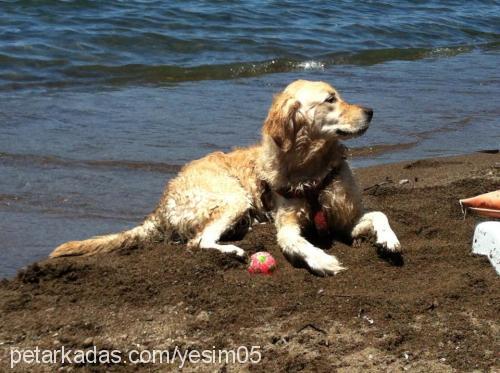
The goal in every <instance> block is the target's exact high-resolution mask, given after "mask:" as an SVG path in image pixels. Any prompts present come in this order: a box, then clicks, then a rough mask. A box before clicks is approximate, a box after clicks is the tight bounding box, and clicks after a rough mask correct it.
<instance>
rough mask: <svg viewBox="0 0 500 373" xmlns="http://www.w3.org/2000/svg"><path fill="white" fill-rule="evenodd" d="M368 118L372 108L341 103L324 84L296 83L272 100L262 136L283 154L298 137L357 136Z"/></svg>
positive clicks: (328, 138) (332, 89) (334, 91)
mask: <svg viewBox="0 0 500 373" xmlns="http://www.w3.org/2000/svg"><path fill="white" fill-rule="evenodd" d="M372 117H373V110H372V109H369V108H365V107H362V106H358V105H352V104H349V103H347V102H345V101H344V100H342V98H341V97H340V95H339V93H338V92H337V91H336V90H335V89H334V88H333V87H332V86H330V85H329V84H327V83H324V82H311V81H307V80H297V81H295V82H293V83H291V84H290V85H289V86H288V87H286V88H285V90H284V91H283V92H281V93H280V94H278V95H277V96H276V97H275V99H274V101H273V104H272V105H271V109H270V110H269V114H268V116H267V118H266V121H265V123H264V127H263V133H264V135H267V136H270V137H271V138H272V139H273V140H274V142H275V143H276V145H277V146H278V147H280V148H281V149H282V150H283V151H285V152H287V151H289V150H290V149H291V148H292V147H293V145H294V144H295V142H296V139H297V136H299V137H300V136H301V134H302V135H306V136H308V137H310V138H313V139H324V140H333V139H340V140H345V139H349V138H352V137H356V136H360V135H362V134H363V133H364V132H365V131H366V130H367V129H368V126H369V124H370V121H371V119H372Z"/></svg>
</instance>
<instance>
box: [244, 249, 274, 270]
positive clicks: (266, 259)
mask: <svg viewBox="0 0 500 373" xmlns="http://www.w3.org/2000/svg"><path fill="white" fill-rule="evenodd" d="M275 269H276V260H275V259H274V258H273V256H272V255H271V254H269V253H268V252H265V251H260V252H258V253H255V254H253V255H252V256H251V257H250V265H249V266H248V272H249V273H261V274H265V275H270V274H271V273H273V271H274V270H275Z"/></svg>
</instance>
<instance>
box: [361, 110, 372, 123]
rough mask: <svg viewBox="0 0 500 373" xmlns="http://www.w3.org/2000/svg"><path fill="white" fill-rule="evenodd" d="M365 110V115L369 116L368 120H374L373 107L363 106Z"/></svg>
mask: <svg viewBox="0 0 500 373" xmlns="http://www.w3.org/2000/svg"><path fill="white" fill-rule="evenodd" d="M363 110H364V112H365V115H366V117H367V118H368V120H369V121H370V120H372V118H373V109H371V108H367V107H365V108H363Z"/></svg>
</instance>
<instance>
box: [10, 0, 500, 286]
mask: <svg viewBox="0 0 500 373" xmlns="http://www.w3.org/2000/svg"><path fill="white" fill-rule="evenodd" d="M499 35H500V3H499V2H498V1H467V2H464V1H413V2H410V1H401V2H383V1H336V2H316V1H310V2H303V1H270V2H260V1H214V0H212V1H204V2H191V1H183V2H160V1H106V2H100V1H99V2H98V1H55V0H54V1H53V0H50V1H49V0H45V1H28V0H18V1H0V242H1V244H0V277H2V276H10V275H12V274H14V273H15V271H16V270H17V269H18V268H19V267H20V266H23V265H25V264H27V263H29V262H31V261H33V260H35V259H39V258H43V257H45V256H46V255H47V254H48V253H49V252H50V250H51V249H52V248H53V247H54V246H56V245H57V244H59V243H61V242H64V241H66V240H70V239H82V238H86V237H88V236H90V235H95V234H101V233H106V232H109V231H116V230H122V229H125V228H128V227H131V226H133V225H134V224H135V223H137V222H138V221H139V220H140V219H141V218H142V217H143V216H144V215H145V214H147V213H148V212H149V211H150V210H151V209H152V208H153V207H154V205H155V203H156V201H157V199H158V198H159V196H160V194H161V191H162V188H163V185H164V183H165V182H166V181H167V180H168V179H169V178H171V177H172V175H173V174H175V172H176V171H177V170H178V167H179V165H182V164H183V163H185V162H187V161H189V160H191V159H193V158H197V157H200V156H202V155H204V154H206V153H208V152H211V151H214V150H216V149H222V150H229V149H230V148H231V147H233V146H237V145H238V146H239V145H246V144H250V143H253V142H255V141H258V139H259V130H260V126H261V123H262V120H263V119H264V117H265V115H266V110H267V108H268V106H269V104H270V102H271V98H272V95H273V94H274V93H276V92H278V91H279V90H281V89H282V88H283V87H284V86H285V85H286V84H288V83H289V82H291V81H293V80H295V79H298V78H306V79H316V80H319V79H321V80H325V81H328V82H330V83H332V84H333V85H334V86H335V87H336V88H338V90H339V91H340V92H341V93H342V94H343V96H344V97H345V99H347V100H348V101H352V102H358V103H361V104H364V105H366V106H371V107H373V108H374V109H375V116H374V120H373V124H372V126H371V128H370V130H369V131H368V132H367V133H366V134H365V136H363V137H362V138H359V139H356V140H353V141H352V142H350V143H349V144H348V145H351V146H352V147H367V146H374V145H398V144H403V145H404V146H401V147H398V146H395V147H387V148H386V149H389V151H386V152H381V153H378V154H377V155H375V156H371V157H361V158H355V159H353V161H352V162H353V164H354V166H366V165H371V164H376V163H381V162H390V161H398V160H403V159H414V158H419V157H425V156H441V155H451V154H459V153H466V152H471V151H475V150H479V149H487V148H498V147H499V144H500V129H499V128H500V120H499V117H500V106H499V104H498V102H499V100H498V97H500V74H499V68H498V67H499V65H500V58H499V57H500V51H499V45H500V43H499V41H500V38H499Z"/></svg>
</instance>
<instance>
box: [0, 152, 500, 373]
mask: <svg viewBox="0 0 500 373" xmlns="http://www.w3.org/2000/svg"><path fill="white" fill-rule="evenodd" d="M374 151H376V150H374ZM368 153H369V152H368ZM369 155H370V154H367V156H369ZM354 172H355V176H356V177H357V179H358V181H359V183H360V186H361V189H362V190H363V191H364V192H363V198H364V201H365V205H366V207H367V208H371V209H378V210H381V211H384V212H385V213H386V214H387V215H388V217H389V221H390V223H391V225H392V227H393V228H394V230H395V232H396V233H397V234H398V236H399V238H400V241H401V243H402V245H403V248H404V254H403V259H404V260H403V263H391V262H390V261H388V260H385V259H384V258H383V257H380V256H378V255H377V253H376V250H375V249H374V248H373V247H372V246H371V245H370V244H369V243H362V244H361V246H360V247H350V246H347V245H345V244H343V243H341V242H335V243H334V244H333V245H329V244H325V245H323V246H322V247H324V248H325V249H327V250H328V251H329V252H332V253H334V254H335V255H337V257H338V258H339V259H340V261H341V262H342V263H343V264H344V265H345V266H346V267H347V268H348V269H347V271H344V272H342V273H341V274H339V275H337V276H334V277H328V278H318V277H315V276H313V275H311V274H309V273H308V272H307V271H305V270H304V269H299V268H294V267H292V266H291V265H290V264H289V263H288V262H287V261H286V260H285V259H284V257H283V256H282V254H281V253H280V250H279V248H278V247H277V246H276V243H275V237H274V229H273V227H272V226H271V225H269V224H267V225H259V226H256V227H255V229H254V230H253V231H252V232H250V233H249V234H248V235H247V237H245V238H244V239H243V240H242V241H240V242H239V243H238V244H239V245H240V246H241V247H242V248H243V249H245V250H246V251H247V252H249V253H253V252H256V251H261V250H266V251H269V252H271V253H272V254H273V256H274V257H275V258H276V259H277V261H278V268H279V269H278V271H277V272H276V273H275V274H274V275H272V276H269V277H267V276H251V275H249V274H248V273H247V272H246V270H245V266H244V264H242V263H240V262H238V261H236V260H234V259H232V258H230V257H226V256H224V255H222V254H219V253H216V252H207V251H197V250H187V249H185V247H184V246H183V245H180V244H156V245H151V246H148V247H147V248H144V249H141V250H135V251H129V252H117V253H113V254H110V255H102V256H96V257H88V258H82V257H80V258H62V259H58V260H44V261H41V262H39V263H35V264H33V265H30V266H28V267H27V268H26V269H23V270H20V271H19V273H18V274H17V276H16V277H14V278H11V279H8V280H6V279H4V280H1V281H0V315H1V318H0V319H1V320H2V322H1V323H2V328H0V358H1V359H0V367H2V368H7V367H8V360H9V359H8V358H9V356H8V351H9V350H10V348H11V347H14V346H15V347H19V348H30V347H34V346H40V348H47V349H49V348H50V349H54V348H57V347H60V346H69V347H72V348H82V349H88V348H90V347H91V346H93V345H96V346H98V348H99V349H117V350H121V351H126V350H130V349H131V348H133V347H134V346H139V347H137V348H140V349H169V348H170V347H173V346H179V348H181V349H183V350H189V349H191V350H193V349H195V350H196V349H198V350H203V349H212V346H216V347H217V348H231V347H237V346H243V345H244V346H252V345H259V346H261V353H262V361H261V362H260V363H259V364H257V365H252V366H250V365H228V366H227V368H228V369H229V370H231V371H232V370H234V371H240V370H245V369H251V370H255V371H264V370H266V371H269V370H275V369H285V370H300V369H307V370H310V369H312V370H314V369H316V370H322V369H333V368H335V369H337V370H339V371H346V372H347V371H349V370H352V369H354V370H356V369H363V370H369V369H384V370H387V369H389V370H398V369H406V368H408V369H414V370H417V371H424V370H427V371H429V370H434V371H435V370H439V371H451V370H453V369H458V370H472V369H493V368H500V362H499V361H498V358H496V356H495V350H496V349H498V347H499V346H498V342H497V341H496V339H495V336H496V335H498V332H499V330H498V326H497V322H498V313H499V312H500V309H499V308H498V304H499V302H498V300H499V299H500V289H499V287H498V281H499V279H498V277H497V276H496V274H495V271H494V269H493V267H492V266H491V265H490V264H489V262H488V260H487V258H483V257H478V256H474V255H472V254H471V253H470V251H471V250H470V248H471V241H472V233H473V229H474V226H475V224H476V223H477V222H478V221H480V219H479V218H477V217H475V216H473V215H469V216H467V218H465V219H464V218H463V216H462V214H461V212H460V207H459V205H458V199H460V198H464V197H470V196H473V195H476V194H479V193H484V192H487V191H491V190H493V188H498V185H500V155H499V154H487V153H473V154H469V155H460V156H453V157H435V158H427V159H421V160H416V161H404V162H398V163H391V164H382V165H378V166H370V167H365V168H357V169H355V170H354ZM401 180H405V182H404V183H403V182H401V183H400V181H401ZM370 320H371V321H373V322H371V321H370ZM311 325H312V326H311ZM89 341H90V342H89ZM224 366H225V365H224V364H219V365H214V366H210V367H209V368H210V369H222V368H223V367H224ZM144 367H145V368H149V369H151V371H161V370H162V369H165V366H161V365H147V366H144ZM19 368H21V369H25V370H30V369H33V368H34V369H36V370H38V371H53V368H54V366H48V365H37V366H30V365H24V366H22V367H21V366H19ZM69 368H76V367H74V366H64V367H63V369H64V370H67V369H69ZM79 368H83V369H93V370H94V369H97V370H98V371H101V370H102V371H129V370H130V369H129V368H130V367H127V366H126V365H123V364H122V365H110V366H98V367H94V366H90V365H83V366H80V367H79ZM174 368H175V367H172V369H174ZM196 368H198V369H200V367H199V366H198V367H197V366H195V365H190V366H188V369H196ZM202 368H203V367H202Z"/></svg>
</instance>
